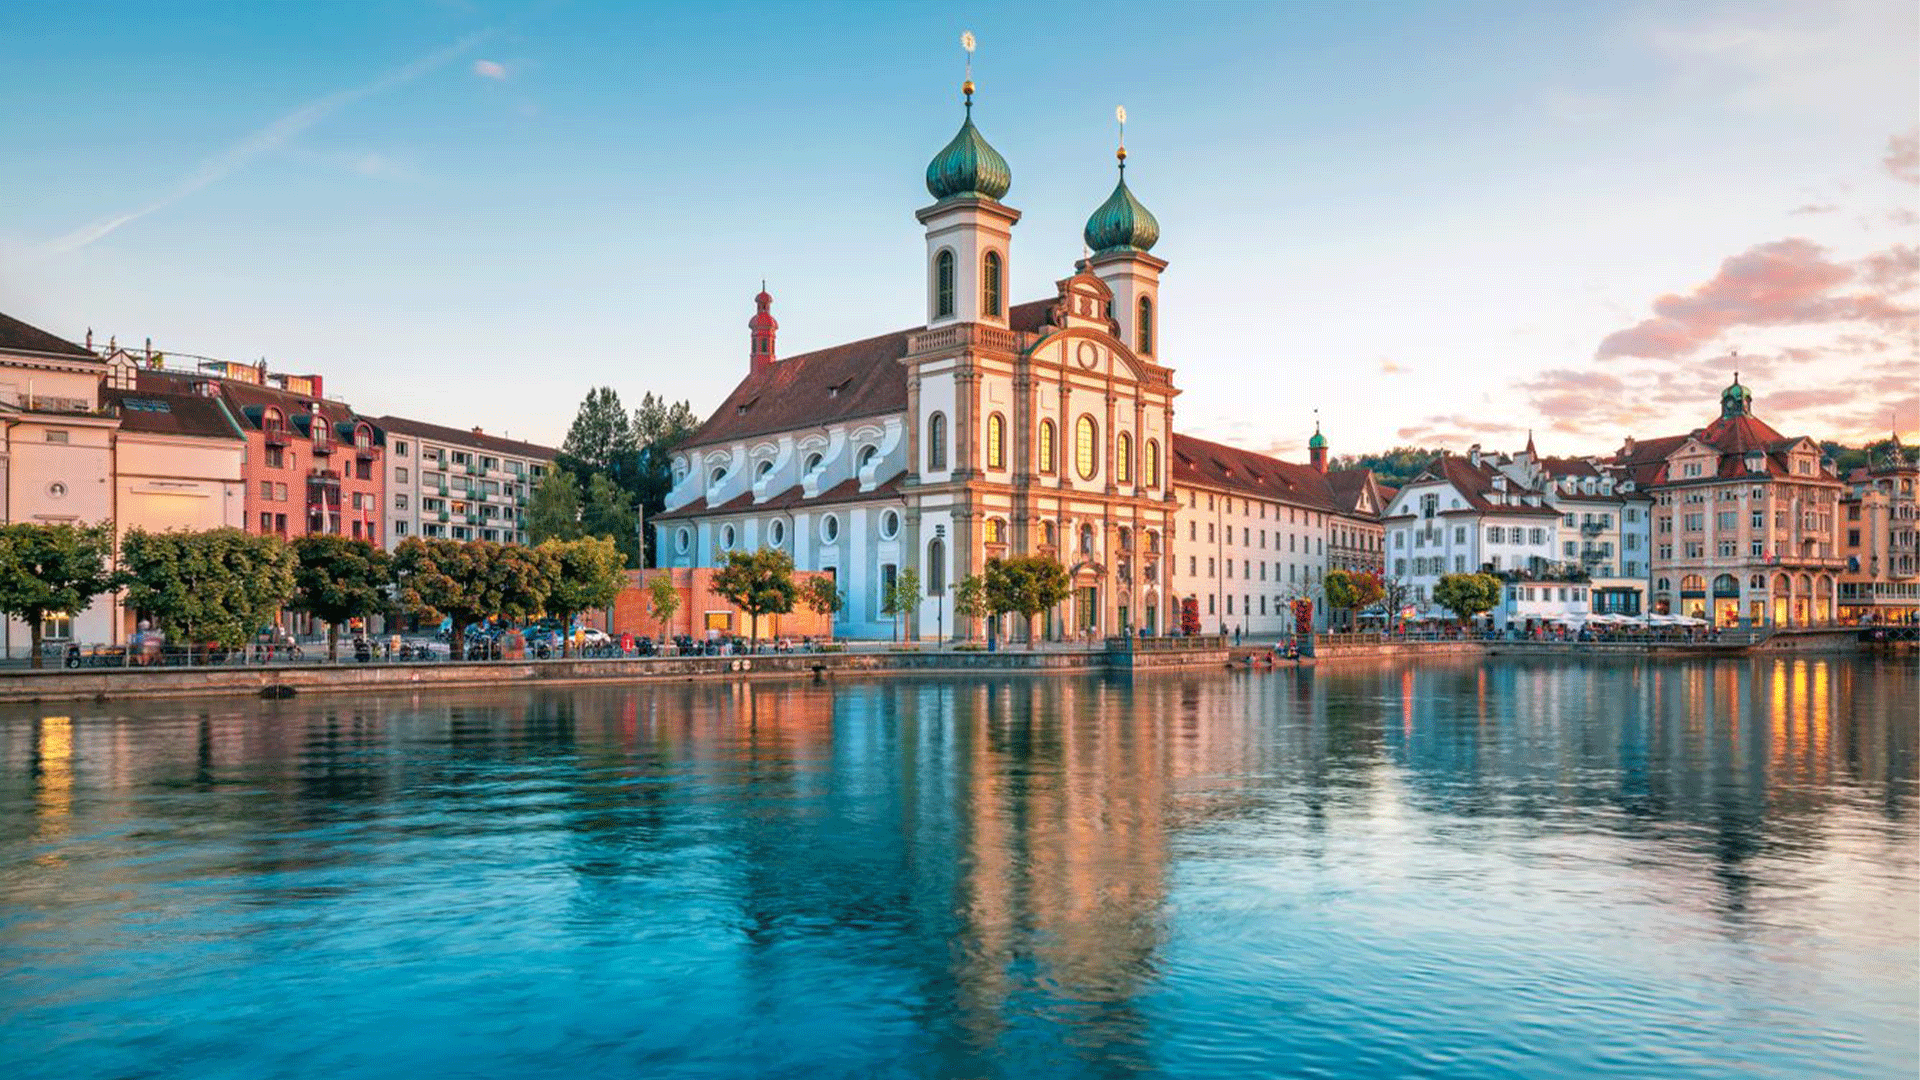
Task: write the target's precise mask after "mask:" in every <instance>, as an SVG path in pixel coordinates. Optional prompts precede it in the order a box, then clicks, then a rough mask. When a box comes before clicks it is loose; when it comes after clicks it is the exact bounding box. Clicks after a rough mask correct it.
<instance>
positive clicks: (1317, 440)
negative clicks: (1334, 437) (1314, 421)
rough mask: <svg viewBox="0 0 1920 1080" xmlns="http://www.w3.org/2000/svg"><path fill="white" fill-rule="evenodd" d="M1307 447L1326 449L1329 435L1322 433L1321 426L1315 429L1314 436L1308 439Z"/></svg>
mask: <svg viewBox="0 0 1920 1080" xmlns="http://www.w3.org/2000/svg"><path fill="white" fill-rule="evenodd" d="M1307 447H1308V449H1311V450H1325V449H1326V448H1327V437H1326V436H1325V435H1322V434H1320V429H1319V428H1314V429H1313V438H1311V439H1308V440H1307Z"/></svg>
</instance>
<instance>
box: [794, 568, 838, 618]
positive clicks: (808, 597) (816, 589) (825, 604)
mask: <svg viewBox="0 0 1920 1080" xmlns="http://www.w3.org/2000/svg"><path fill="white" fill-rule="evenodd" d="M800 602H801V603H802V604H804V605H806V608H807V610H808V611H811V612H813V613H814V614H815V615H838V614H839V613H840V609H841V608H844V607H846V606H847V597H846V594H845V593H842V592H841V591H840V585H839V583H838V582H836V581H834V580H833V578H832V577H831V576H829V575H827V574H816V575H814V576H813V577H810V578H808V579H807V580H806V582H805V583H803V584H802V585H801V586H800Z"/></svg>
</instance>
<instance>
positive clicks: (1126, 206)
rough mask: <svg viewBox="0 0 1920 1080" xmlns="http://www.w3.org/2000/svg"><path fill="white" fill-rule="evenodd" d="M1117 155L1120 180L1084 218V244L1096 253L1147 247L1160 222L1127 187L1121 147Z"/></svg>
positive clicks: (1155, 238) (1156, 238)
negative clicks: (1098, 206)
mask: <svg viewBox="0 0 1920 1080" xmlns="http://www.w3.org/2000/svg"><path fill="white" fill-rule="evenodd" d="M1119 157H1120V182H1119V183H1118V184H1115V185H1114V188H1113V194H1111V195H1109V196H1107V201H1106V202H1103V203H1101V204H1100V209H1098V210H1095V211H1094V212H1093V216H1092V217H1090V218H1088V219H1087V231H1086V233H1085V234H1084V235H1085V236H1086V240H1087V246H1088V247H1090V248H1092V249H1093V252H1094V254H1096V255H1104V254H1106V253H1107V252H1109V251H1151V250H1153V245H1155V244H1157V243H1159V242H1160V222H1158V221H1156V220H1155V219H1154V216H1153V214H1151V213H1150V212H1148V210H1147V208H1146V207H1144V206H1142V205H1140V200H1139V199H1136V198H1134V197H1133V192H1131V191H1129V190H1127V151H1126V149H1125V148H1122V149H1121V150H1120V153H1119Z"/></svg>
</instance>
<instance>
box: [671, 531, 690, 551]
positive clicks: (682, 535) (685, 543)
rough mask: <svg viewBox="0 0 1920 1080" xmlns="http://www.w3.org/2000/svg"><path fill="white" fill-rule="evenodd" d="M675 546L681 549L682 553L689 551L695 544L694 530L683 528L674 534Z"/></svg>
mask: <svg viewBox="0 0 1920 1080" xmlns="http://www.w3.org/2000/svg"><path fill="white" fill-rule="evenodd" d="M673 546H674V547H676V548H678V549H679V550H680V554H682V555H685V554H686V553H687V549H688V548H690V547H692V546H693V532H692V530H690V529H685V528H682V529H681V530H680V531H679V532H678V533H677V534H675V535H674V538H673Z"/></svg>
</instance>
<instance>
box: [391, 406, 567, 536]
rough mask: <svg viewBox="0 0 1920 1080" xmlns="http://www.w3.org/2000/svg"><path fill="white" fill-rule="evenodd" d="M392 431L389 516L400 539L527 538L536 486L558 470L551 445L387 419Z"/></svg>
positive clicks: (470, 430) (476, 431)
mask: <svg viewBox="0 0 1920 1080" xmlns="http://www.w3.org/2000/svg"><path fill="white" fill-rule="evenodd" d="M374 423H375V424H376V425H378V426H379V427H380V428H381V430H383V431H385V432H386V436H387V459H386V465H387V468H386V508H385V510H384V517H385V520H386V526H387V528H386V531H387V535H388V536H389V537H390V538H391V540H392V542H393V543H396V544H397V543H399V542H400V541H402V540H405V539H406V538H407V537H409V536H424V537H429V538H432V537H444V538H449V539H453V540H494V541H498V542H500V543H514V544H524V543H526V542H527V532H526V524H525V522H524V520H523V517H524V514H525V511H526V507H527V498H528V496H529V495H531V494H532V492H533V487H534V485H536V484H538V483H539V482H540V478H541V477H543V476H545V475H546V473H547V470H548V469H551V468H553V459H554V457H555V455H556V453H557V452H556V451H555V450H554V449H553V448H552V447H548V446H540V445H537V444H535V443H530V442H522V441H520V440H517V439H508V438H504V437H502V436H498V435H489V434H487V433H486V432H485V431H482V430H481V429H479V428H471V429H467V430H462V429H460V428H452V427H444V426H442V425H439V424H429V423H425V422H423V421H420V420H409V419H407V418H406V417H403V416H382V417H379V418H378V419H376V420H375V421H374Z"/></svg>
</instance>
